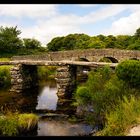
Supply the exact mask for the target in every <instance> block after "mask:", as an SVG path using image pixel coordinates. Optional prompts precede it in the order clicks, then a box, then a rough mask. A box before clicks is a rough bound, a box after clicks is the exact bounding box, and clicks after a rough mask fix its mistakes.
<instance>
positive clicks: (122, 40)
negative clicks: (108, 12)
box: [116, 35, 131, 49]
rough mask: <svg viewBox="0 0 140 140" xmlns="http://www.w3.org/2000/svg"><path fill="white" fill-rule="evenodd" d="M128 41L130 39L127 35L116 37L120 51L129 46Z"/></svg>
mask: <svg viewBox="0 0 140 140" xmlns="http://www.w3.org/2000/svg"><path fill="white" fill-rule="evenodd" d="M130 39H131V36H129V35H118V36H117V37H116V41H117V44H118V47H119V48H120V49H126V48H127V47H128V46H129V43H130Z"/></svg>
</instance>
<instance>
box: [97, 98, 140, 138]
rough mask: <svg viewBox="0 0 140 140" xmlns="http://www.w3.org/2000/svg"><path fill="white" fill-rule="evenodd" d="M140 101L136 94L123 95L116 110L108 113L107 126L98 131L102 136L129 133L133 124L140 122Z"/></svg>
mask: <svg viewBox="0 0 140 140" xmlns="http://www.w3.org/2000/svg"><path fill="white" fill-rule="evenodd" d="M139 118H140V101H139V99H136V97H135V96H131V97H130V98H128V97H126V96H123V100H120V101H119V104H118V105H117V106H116V109H115V110H114V111H111V112H110V113H107V114H106V119H107V121H106V124H105V128H104V129H103V130H102V131H100V132H98V133H97V135H100V136H123V135H127V133H128V130H129V129H130V127H131V126H133V125H135V124H137V123H140V121H139V120H140V119H139Z"/></svg>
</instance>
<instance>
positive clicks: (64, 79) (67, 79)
mask: <svg viewBox="0 0 140 140" xmlns="http://www.w3.org/2000/svg"><path fill="white" fill-rule="evenodd" d="M56 82H57V88H58V91H57V95H58V100H59V99H67V98H71V97H72V93H73V92H74V90H75V89H76V66H70V65H68V66H63V67H59V68H58V69H57V74H56ZM58 102H59V101H58Z"/></svg>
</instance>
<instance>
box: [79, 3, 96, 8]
mask: <svg viewBox="0 0 140 140" xmlns="http://www.w3.org/2000/svg"><path fill="white" fill-rule="evenodd" d="M78 6H80V7H83V8H89V7H95V6H97V4H78Z"/></svg>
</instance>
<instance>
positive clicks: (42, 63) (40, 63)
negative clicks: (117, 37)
mask: <svg viewBox="0 0 140 140" xmlns="http://www.w3.org/2000/svg"><path fill="white" fill-rule="evenodd" d="M18 64H23V65H37V66H66V65H77V66H90V67H102V66H105V65H109V66H110V67H112V68H115V67H116V66H117V65H118V63H105V62H81V61H46V60H42V61H33V60H32V61H31V60H18V61H9V62H8V61H7V62H0V65H18Z"/></svg>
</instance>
